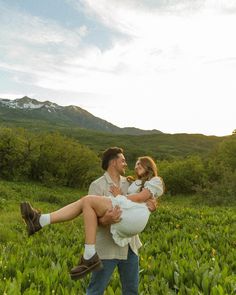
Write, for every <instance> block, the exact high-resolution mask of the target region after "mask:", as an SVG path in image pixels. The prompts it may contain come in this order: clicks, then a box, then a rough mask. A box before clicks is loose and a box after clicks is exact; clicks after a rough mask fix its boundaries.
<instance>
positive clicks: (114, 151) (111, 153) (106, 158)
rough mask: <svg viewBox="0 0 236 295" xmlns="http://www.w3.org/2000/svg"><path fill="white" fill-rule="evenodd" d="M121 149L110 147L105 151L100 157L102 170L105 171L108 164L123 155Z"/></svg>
mask: <svg viewBox="0 0 236 295" xmlns="http://www.w3.org/2000/svg"><path fill="white" fill-rule="evenodd" d="M123 153H124V151H123V149H122V148H118V147H110V148H108V149H106V150H105V151H104V153H103V155H102V169H103V170H107V168H108V166H109V162H110V161H111V160H113V159H115V158H117V157H118V155H119V154H123Z"/></svg>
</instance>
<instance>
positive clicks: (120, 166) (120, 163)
mask: <svg viewBox="0 0 236 295" xmlns="http://www.w3.org/2000/svg"><path fill="white" fill-rule="evenodd" d="M113 161H114V168H115V169H116V171H117V172H118V173H119V174H120V175H122V176H123V175H125V168H126V167H127V163H126V160H125V156H124V155H123V154H118V157H117V158H116V159H114V160H113Z"/></svg>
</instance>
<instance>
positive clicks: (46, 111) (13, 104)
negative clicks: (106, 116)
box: [0, 96, 162, 135]
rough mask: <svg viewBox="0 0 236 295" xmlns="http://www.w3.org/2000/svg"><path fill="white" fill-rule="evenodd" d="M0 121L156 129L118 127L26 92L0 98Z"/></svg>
mask: <svg viewBox="0 0 236 295" xmlns="http://www.w3.org/2000/svg"><path fill="white" fill-rule="evenodd" d="M0 122H2V123H3V124H4V123H5V124H7V125H17V126H18V127H26V128H27V127H28V125H30V126H31V125H32V124H33V126H35V125H36V126H37V125H40V124H43V125H45V124H48V125H53V126H57V127H61V126H63V127H70V128H71V127H78V128H84V129H89V130H95V131H100V132H110V133H114V134H130V135H142V134H157V133H162V132H161V131H159V130H141V129H138V128H133V127H126V128H120V127H117V126H115V125H113V124H111V123H109V122H107V121H105V120H103V119H100V118H98V117H95V116H93V115H92V114H91V113H89V112H88V111H86V110H84V109H82V108H80V107H78V106H74V105H69V106H65V107H63V106H60V105H57V104H55V103H52V102H50V101H44V102H39V101H37V100H36V99H32V98H29V97H27V96H25V97H22V98H20V99H15V100H9V99H0Z"/></svg>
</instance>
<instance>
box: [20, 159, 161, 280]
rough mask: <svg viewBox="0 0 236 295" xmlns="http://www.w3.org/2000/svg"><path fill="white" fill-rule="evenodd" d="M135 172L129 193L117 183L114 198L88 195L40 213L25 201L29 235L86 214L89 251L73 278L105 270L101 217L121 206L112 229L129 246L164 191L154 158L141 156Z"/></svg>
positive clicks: (24, 212) (119, 239) (142, 228)
mask: <svg viewBox="0 0 236 295" xmlns="http://www.w3.org/2000/svg"><path fill="white" fill-rule="evenodd" d="M135 175H136V177H135V179H133V182H132V183H131V185H130V187H129V190H128V195H127V196H124V195H122V192H121V191H120V190H119V188H117V187H114V186H113V187H111V192H112V194H113V195H114V196H115V197H114V198H113V197H109V198H108V197H102V196H93V195H88V196H85V197H83V198H81V199H80V200H78V201H76V202H74V203H71V204H69V205H67V206H65V207H63V208H61V209H59V210H57V211H55V212H52V213H50V214H40V213H39V212H38V211H37V210H35V209H33V208H32V207H31V206H30V204H29V203H27V202H24V203H21V214H22V217H23V219H24V220H25V222H26V225H27V229H28V234H29V235H32V234H34V233H35V232H37V231H39V230H40V229H41V228H42V227H44V226H45V225H47V224H53V223H58V222H63V221H69V220H71V219H74V218H75V217H77V216H78V215H80V214H81V213H83V218H84V225H85V251H84V254H83V256H82V258H81V261H80V263H79V265H78V266H76V267H75V268H73V269H72V270H71V273H70V274H71V278H72V279H79V278H81V277H83V276H85V275H86V274H87V273H89V272H91V271H94V270H99V269H101V268H102V263H101V261H100V259H99V257H98V255H97V253H96V250H95V242H96V229H97V218H98V217H102V216H103V215H104V214H105V212H106V211H107V210H108V209H111V208H112V207H115V206H117V205H118V206H120V208H121V210H122V215H121V218H122V219H121V221H120V222H119V223H115V224H112V225H111V226H110V231H111V233H112V237H113V239H114V241H115V243H117V244H118V245H119V246H125V245H127V244H128V243H129V242H130V240H131V237H132V236H134V235H136V234H138V233H140V232H141V231H143V230H144V228H145V226H146V224H147V222H148V218H149V215H150V211H149V210H148V208H147V206H146V204H145V202H146V201H147V200H148V199H149V198H151V197H152V196H155V197H158V196H160V195H162V194H163V191H164V188H163V181H162V179H161V178H160V177H158V176H157V167H156V164H155V162H154V161H153V159H152V158H150V157H140V158H138V160H137V162H136V164H135Z"/></svg>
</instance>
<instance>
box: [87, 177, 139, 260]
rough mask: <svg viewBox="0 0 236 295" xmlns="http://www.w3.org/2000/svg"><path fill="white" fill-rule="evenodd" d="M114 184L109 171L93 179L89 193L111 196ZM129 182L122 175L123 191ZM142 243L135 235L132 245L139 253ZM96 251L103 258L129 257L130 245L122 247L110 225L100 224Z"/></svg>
mask: <svg viewBox="0 0 236 295" xmlns="http://www.w3.org/2000/svg"><path fill="white" fill-rule="evenodd" d="M111 185H114V182H113V181H112V179H111V177H110V176H109V174H108V173H107V172H105V173H104V175H103V176H101V177H100V178H98V179H96V180H95V181H93V182H92V183H91V185H90V187H89V192H88V193H89V195H98V196H111V197H112V194H111V192H109V189H110V186H111ZM128 187H129V182H128V181H127V180H126V177H123V176H121V177H120V188H121V191H122V193H124V194H126V193H127V190H128ZM141 246H142V243H141V241H140V239H139V237H138V235H136V236H134V237H133V238H132V240H131V242H130V247H131V249H132V250H133V252H134V253H136V254H137V255H138V249H139V248H140V247H141ZM96 251H97V253H98V255H99V257H100V258H101V259H127V255H128V245H126V246H125V247H120V246H118V245H117V244H115V242H114V241H113V239H112V235H111V233H110V227H109V226H107V227H104V226H98V230H97V237H96Z"/></svg>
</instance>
